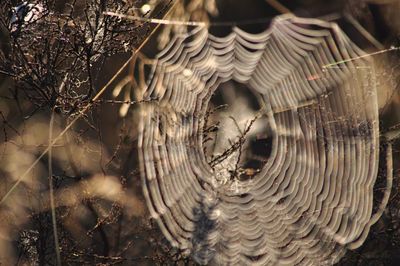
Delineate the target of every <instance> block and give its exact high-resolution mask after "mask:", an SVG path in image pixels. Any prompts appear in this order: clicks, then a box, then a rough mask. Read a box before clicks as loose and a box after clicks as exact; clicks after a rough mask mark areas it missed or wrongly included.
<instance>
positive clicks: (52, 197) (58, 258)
mask: <svg viewBox="0 0 400 266" xmlns="http://www.w3.org/2000/svg"><path fill="white" fill-rule="evenodd" d="M53 127H54V109H53V110H52V111H51V117H50V125H49V147H48V149H49V152H48V163H49V191H50V207H51V221H52V224H53V234H54V247H55V249H56V256H57V257H56V259H57V265H58V266H61V255H60V245H59V241H58V233H57V218H56V208H55V202H54V187H53V166H52V162H53V161H52V157H53V156H52V155H53V154H52V143H53V141H52V139H53Z"/></svg>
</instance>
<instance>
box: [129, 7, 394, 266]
mask: <svg viewBox="0 0 400 266" xmlns="http://www.w3.org/2000/svg"><path fill="white" fill-rule="evenodd" d="M365 55H366V54H365V53H364V52H363V51H362V50H360V49H359V48H358V47H357V46H356V45H355V44H354V43H352V42H351V40H350V39H349V38H348V37H347V36H346V35H345V34H344V33H343V32H342V31H341V30H340V28H339V27H338V26H337V25H336V24H334V23H328V22H325V21H322V20H318V19H309V18H299V17H295V16H294V15H283V16H279V17H277V18H275V19H274V20H273V22H272V24H271V26H270V28H269V29H268V30H266V31H265V32H262V33H259V34H250V33H246V32H244V31H243V30H241V29H239V28H233V30H232V33H231V34H229V35H227V36H225V37H216V36H213V35H211V34H210V33H209V32H208V30H207V29H206V28H204V27H197V28H195V29H194V30H192V31H191V32H189V33H186V34H181V35H177V36H175V37H174V39H173V40H172V41H171V42H170V43H169V45H168V46H167V47H166V48H165V49H164V50H163V51H161V52H160V53H159V54H158V55H157V56H156V58H155V62H156V63H155V64H154V65H153V68H152V70H151V73H150V75H149V79H148V81H147V84H146V86H145V88H144V89H143V90H141V91H138V92H137V94H138V96H137V97H138V99H139V100H141V101H143V102H144V103H143V104H142V105H141V110H140V111H141V121H140V125H139V157H140V166H141V175H142V186H143V191H144V195H145V198H146V202H147V205H148V208H149V211H150V214H151V216H152V217H153V218H154V219H155V220H156V221H157V222H158V225H159V227H160V228H161V231H162V233H163V234H164V236H165V237H166V238H167V239H168V240H169V242H170V243H171V244H172V245H173V246H175V247H178V248H180V249H182V250H184V251H186V252H187V253H191V254H192V256H193V258H194V259H195V261H196V262H198V263H200V264H207V263H211V264H217V265H220V264H221V265H228V264H229V265H230V264H233V265H276V264H279V265H297V264H299V265H321V264H333V263H335V262H337V261H338V260H339V259H340V258H341V257H342V256H343V255H344V254H345V251H346V250H347V249H355V248H357V247H359V246H360V245H362V243H363V242H364V241H365V239H366V237H367V235H368V232H369V230H370V227H371V226H372V225H373V224H374V223H375V222H376V221H377V220H378V218H379V217H380V215H381V214H382V211H383V209H384V207H385V206H386V204H387V201H388V196H389V192H390V184H391V170H392V167H391V159H390V158H389V157H390V155H391V154H390V147H389V148H388V159H387V164H388V166H387V168H388V173H387V178H388V181H387V188H386V192H385V195H384V197H383V199H382V202H381V203H380V205H379V208H378V209H377V210H376V211H373V210H374V209H373V205H374V204H373V199H374V193H373V188H374V184H375V181H376V179H377V175H378V164H379V159H380V157H379V152H380V139H379V127H378V122H379V117H378V105H377V95H376V94H377V93H376V80H375V74H374V62H373V61H372V59H371V58H370V57H366V56H365ZM355 59H356V60H355ZM231 81H234V82H236V83H239V84H243V85H245V86H246V87H247V88H248V89H249V90H251V92H252V93H253V94H254V95H255V98H256V99H257V101H258V104H259V108H258V110H257V111H256V112H253V116H252V117H251V118H249V119H248V120H247V121H245V122H244V123H242V124H241V125H238V126H237V127H238V128H240V127H241V129H240V130H238V131H241V135H239V136H237V137H236V138H234V139H233V140H232V141H231V142H229V145H228V148H227V149H226V150H225V151H228V152H227V153H226V154H225V153H224V152H225V151H224V150H221V151H220V152H219V153H218V154H212V155H211V156H210V155H209V154H207V152H206V150H207V149H206V146H207V143H206V138H207V137H209V136H210V135H208V134H207V132H208V131H207V130H208V129H209V123H208V121H209V116H210V110H211V109H212V108H214V107H215V106H212V105H213V104H212V98H213V95H215V94H216V93H217V92H218V90H219V88H220V86H221V84H224V83H226V82H231ZM236 103H237V104H238V105H239V106H237V107H239V108H237V109H235V110H236V111H235V112H240V105H241V104H240V101H237V102H236ZM232 104H233V105H235V101H233V103H232ZM219 118H221V117H218V116H217V118H216V120H218V119H219ZM214 120H215V119H214ZM257 121H261V122H258V123H259V124H261V125H264V128H263V127H261V129H262V130H267V131H268V135H269V137H270V140H271V143H270V144H271V145H270V146H271V147H270V150H269V151H268V153H266V154H265V157H266V158H264V160H261V161H260V162H259V165H258V167H257V169H255V168H252V169H250V170H253V171H252V174H249V175H247V176H246V178H243V176H241V173H243V171H244V170H249V169H246V168H245V166H243V165H242V164H241V163H240V162H241V156H242V154H243V149H242V148H243V146H244V144H245V142H246V140H247V139H248V138H250V136H254V134H253V135H252V134H248V133H249V132H250V131H251V128H252V127H253V126H255V124H256V122H257ZM214 122H215V121H214ZM217 122H218V121H217ZM219 126H221V124H220V125H219ZM258 128H260V127H258ZM257 134H258V133H257ZM211 138H214V141H215V138H216V137H215V136H214V137H211ZM222 138H224V137H222ZM216 159H219V160H216Z"/></svg>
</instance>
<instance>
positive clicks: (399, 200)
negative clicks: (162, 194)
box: [0, 0, 400, 265]
mask: <svg viewBox="0 0 400 266" xmlns="http://www.w3.org/2000/svg"><path fill="white" fill-rule="evenodd" d="M399 10H400V1H398V0H338V1H324V0H296V1H294V0H285V1H283V0H282V1H278V0H246V1H238V0H236V1H235V0H185V1H183V0H182V1H177V0H173V1H162V0H160V1H157V0H149V1H134V0H115V1H107V0H86V1H85V0H78V1H73V0H68V1H59V0H48V1H31V2H21V1H12V0H2V4H1V6H0V158H1V159H0V178H1V179H0V180H1V182H0V197H1V199H2V200H1V203H0V264H2V265H57V258H60V261H61V262H62V263H63V264H66V265H78V264H79V265H195V263H194V262H192V261H191V259H190V257H186V256H184V255H183V254H181V253H180V252H179V250H176V249H173V248H171V246H170V245H169V244H168V242H167V241H166V240H165V239H164V238H163V236H162V234H161V233H160V231H159V230H158V228H157V225H156V224H155V223H154V222H153V221H152V220H151V219H150V218H149V215H148V213H147V210H146V206H145V202H144V199H143V196H142V192H141V186H140V185H141V181H140V172H139V169H138V158H137V124H138V120H139V119H140V117H139V115H140V114H139V112H138V105H139V104H140V103H137V102H135V100H136V96H135V88H138V87H140V86H142V85H143V84H142V83H143V82H144V81H145V76H146V74H147V73H148V70H149V69H150V67H151V60H150V59H151V58H153V57H154V56H155V55H156V54H157V52H158V51H160V50H161V49H162V48H163V47H165V45H166V44H167V43H168V42H169V40H170V38H171V37H172V36H173V34H176V33H178V32H185V31H187V30H188V29H187V27H186V26H182V25H171V24H168V25H160V26H159V27H158V26H157V24H154V23H148V22H146V21H139V20H132V19H128V18H123V17H122V18H121V17H115V16H106V15H104V13H103V12H105V11H112V12H117V13H120V14H126V15H130V16H135V17H144V18H164V17H165V20H179V21H188V20H190V21H205V22H210V23H211V24H213V23H220V22H224V23H225V22H230V23H227V24H228V25H227V24H224V25H225V26H210V32H211V33H212V34H215V35H217V36H224V35H226V34H228V33H229V32H230V31H231V28H232V26H233V25H234V24H241V23H240V22H243V21H249V20H251V21H252V23H247V24H246V23H245V24H241V25H239V27H240V28H242V29H244V30H246V31H248V32H253V33H254V32H261V31H264V30H265V29H266V28H267V27H268V25H269V23H270V21H271V20H272V19H273V17H275V16H277V15H280V14H283V13H288V12H291V13H294V14H296V15H298V16H302V17H314V18H321V19H324V20H328V21H332V22H336V23H338V24H339V25H340V27H341V28H342V29H343V30H344V31H345V32H346V33H347V34H348V36H349V37H350V38H351V40H352V41H353V42H355V43H356V44H357V45H358V46H359V47H361V48H362V49H363V50H365V51H366V52H368V53H376V52H377V51H381V53H379V54H377V55H371V56H373V58H374V59H375V62H376V74H377V77H378V80H377V82H378V96H379V108H380V117H381V120H380V129H381V132H382V135H384V134H386V133H387V132H395V133H396V132H397V130H398V129H399V125H400V95H399V93H400V91H399V88H398V83H399V68H398V66H399V63H400V61H399V56H400V54H399V50H396V49H393V48H396V47H399V46H400V39H399V36H400V17H399V16H398V11H399ZM189 30H190V29H189ZM144 42H146V43H145V45H144V46H143V48H142V49H141V50H140V52H139V53H138V56H137V58H136V59H130V60H129V58H130V57H131V54H132V51H133V50H135V49H137V48H138V47H140V45H141V44H142V43H144ZM391 48H392V49H391ZM126 62H127V63H126ZM125 63H126V65H124V64H125ZM118 71H119V73H118V75H116V76H115V77H114V74H115V73H117V72H118ZM105 85H106V86H107V87H104V86H105ZM228 86H231V87H232V86H233V87H235V86H238V85H237V84H236V85H235V84H233V85H232V84H230V85H228ZM103 88H106V89H105V91H104V93H102V94H101V96H100V97H97V96H96V95H97V93H98V92H99V91H101V90H102V89H103ZM228 91H229V90H228ZM228 96H229V95H228ZM228 98H229V97H228ZM227 103H228V104H229V103H231V102H229V101H227ZM58 136H60V137H58ZM49 143H52V147H51V148H49ZM399 144H400V143H399V141H398V140H397V139H396V138H395V139H394V140H393V145H394V146H393V151H394V152H393V159H394V164H395V165H394V166H395V169H394V183H393V190H392V194H391V197H390V200H389V204H388V206H387V208H386V210H385V212H384V214H383V215H382V217H381V219H380V220H379V221H378V222H377V224H376V225H374V226H373V227H372V230H371V232H370V235H369V237H368V239H367V241H366V242H365V244H364V245H363V246H362V247H361V248H359V249H357V250H354V251H349V252H348V253H347V255H346V256H345V257H344V258H343V259H342V260H341V262H340V263H339V265H399V264H400V195H399V189H400V187H399V185H400V183H399V171H398V169H399V152H400V149H399V147H400V146H399ZM382 145H385V144H384V142H382ZM382 156H384V155H382ZM383 175H384V174H382V176H379V177H378V181H377V183H376V185H375V187H376V194H377V198H379V196H380V193H381V190H382V188H383V187H384V185H385V184H384V180H385V179H386V177H385V176H383ZM54 228H56V231H55V230H54ZM55 243H57V245H59V248H58V250H59V251H60V252H56V248H55V245H56V244H55ZM57 253H58V254H57Z"/></svg>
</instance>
